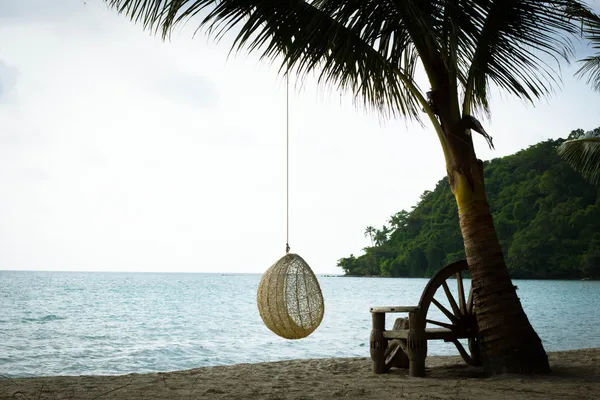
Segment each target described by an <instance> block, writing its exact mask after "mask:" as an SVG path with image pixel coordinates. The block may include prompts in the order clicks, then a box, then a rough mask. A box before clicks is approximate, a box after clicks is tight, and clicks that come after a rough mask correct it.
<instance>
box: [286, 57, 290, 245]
mask: <svg viewBox="0 0 600 400" xmlns="http://www.w3.org/2000/svg"><path fill="white" fill-rule="evenodd" d="M289 252H290V67H289V63H288V67H287V70H286V71H285V254H289Z"/></svg>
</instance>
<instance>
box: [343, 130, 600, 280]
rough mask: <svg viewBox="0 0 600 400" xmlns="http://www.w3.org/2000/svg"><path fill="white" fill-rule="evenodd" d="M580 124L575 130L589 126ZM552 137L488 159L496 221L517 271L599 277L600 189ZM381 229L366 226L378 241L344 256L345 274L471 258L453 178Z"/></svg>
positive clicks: (408, 269)
mask: <svg viewBox="0 0 600 400" xmlns="http://www.w3.org/2000/svg"><path fill="white" fill-rule="evenodd" d="M582 133H583V131H582V130H577V131H573V132H572V133H571V135H570V136H569V138H573V137H577V136H579V135H580V134H582ZM564 140H565V139H558V140H547V141H545V142H541V143H538V144H536V145H534V146H531V147H529V148H528V149H525V150H522V151H519V152H518V153H516V154H513V155H511V156H507V157H502V158H497V159H494V160H491V161H486V162H485V163H484V165H485V167H484V168H485V179H486V188H487V193H488V199H489V202H490V206H491V208H492V214H493V216H494V222H495V225H496V229H497V232H498V236H499V238H500V242H501V244H502V249H503V250H504V255H505V257H506V261H507V264H508V267H509V269H510V271H511V276H512V277H513V278H537V279H582V278H600V191H599V189H598V188H597V187H595V186H593V185H591V184H589V183H587V182H586V181H585V180H584V179H583V178H582V177H581V176H580V175H579V173H578V172H576V171H574V170H572V169H571V168H570V167H569V166H568V165H567V164H566V163H565V162H564V161H562V160H561V159H560V158H559V157H558V155H557V153H556V148H557V147H558V146H559V145H560V144H561V143H562V142H563V141H564ZM387 224H388V226H387V227H386V226H383V227H382V228H381V229H374V228H373V227H367V231H366V232H365V235H366V236H370V237H371V240H372V244H373V245H372V246H371V247H367V248H365V249H364V254H363V255H361V256H359V257H355V256H354V255H350V257H347V258H342V259H340V260H339V261H338V266H339V267H341V268H342V269H343V270H344V272H345V273H346V275H354V276H374V275H381V276H399V277H427V276H431V275H432V274H433V273H435V272H436V271H437V270H438V269H440V268H441V267H442V266H444V265H446V264H448V263H450V262H452V261H455V260H458V259H461V258H464V257H465V256H464V248H463V242H462V237H461V234H460V230H459V225H458V214H457V208H456V203H455V200H454V196H453V195H452V193H451V192H450V188H449V186H448V181H447V179H446V178H444V179H442V180H441V181H439V182H438V184H437V185H436V187H435V189H434V190H433V192H431V191H425V192H424V193H423V194H422V195H421V199H420V201H419V202H418V204H417V205H416V206H414V207H413V209H412V210H411V211H400V212H398V213H397V214H395V215H393V216H392V217H391V218H390V220H389V221H388V222H387Z"/></svg>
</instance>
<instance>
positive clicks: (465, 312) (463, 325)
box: [385, 260, 481, 369]
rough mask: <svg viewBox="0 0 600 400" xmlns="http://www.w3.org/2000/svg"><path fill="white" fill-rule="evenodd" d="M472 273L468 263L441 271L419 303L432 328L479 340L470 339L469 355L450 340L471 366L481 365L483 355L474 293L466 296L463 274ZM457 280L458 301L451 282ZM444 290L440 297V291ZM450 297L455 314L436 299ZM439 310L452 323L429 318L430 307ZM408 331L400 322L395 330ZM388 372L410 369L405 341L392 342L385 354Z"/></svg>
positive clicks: (406, 321) (447, 267) (431, 281)
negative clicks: (480, 351) (437, 296)
mask: <svg viewBox="0 0 600 400" xmlns="http://www.w3.org/2000/svg"><path fill="white" fill-rule="evenodd" d="M468 270H469V265H468V264H467V261H466V260H460V261H456V262H454V263H452V264H449V265H447V266H445V267H444V268H442V269H441V270H439V271H438V272H437V273H436V274H435V275H434V276H433V277H432V278H431V279H430V280H429V282H428V283H427V286H425V289H424V290H423V294H422V295H421V299H420V301H419V309H420V310H421V312H422V313H423V314H424V315H425V318H426V321H427V323H429V324H432V325H436V326H438V327H441V328H446V329H450V330H451V331H452V332H454V334H455V336H456V337H461V336H462V337H465V336H471V337H472V336H474V335H475V338H473V337H472V338H469V339H468V351H467V349H465V348H464V346H463V345H462V343H461V342H460V341H459V340H458V339H454V340H450V341H451V342H452V343H454V345H455V346H456V348H457V349H458V352H459V353H460V355H461V356H462V358H463V359H464V360H465V362H467V363H468V364H469V365H474V366H479V365H481V359H480V355H479V343H478V340H477V338H476V336H477V335H476V332H477V320H476V318H475V310H474V305H473V289H472V288H471V290H469V293H468V296H465V289H464V284H463V273H464V272H466V271H468ZM451 278H452V279H456V284H457V291H458V301H457V300H456V299H455V298H454V296H453V295H452V292H451V291H450V288H449V287H448V283H447V281H448V279H451ZM440 288H441V289H442V290H440V291H439V293H438V289H440ZM436 294H437V295H442V296H444V295H445V296H446V298H447V299H448V303H449V304H450V308H451V310H448V309H447V308H446V307H445V306H444V305H443V304H441V303H440V302H439V301H438V300H437V299H436V298H435V296H436ZM432 303H433V305H434V306H435V307H437V308H438V309H439V310H440V311H441V312H442V313H443V314H444V315H445V316H446V317H447V318H448V321H449V322H442V321H437V320H432V319H428V318H427V314H428V312H429V307H430V306H431V304H432ZM397 329H408V320H407V319H403V318H398V319H397V320H396V323H395V324H394V330H397ZM385 366H386V369H389V368H391V367H399V368H408V357H407V356H406V354H405V349H404V343H403V342H402V341H401V340H392V341H390V342H389V345H388V348H387V350H386V352H385Z"/></svg>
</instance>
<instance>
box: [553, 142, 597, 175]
mask: <svg viewBox="0 0 600 400" xmlns="http://www.w3.org/2000/svg"><path fill="white" fill-rule="evenodd" d="M594 136H596V137H594ZM558 154H559V155H560V156H561V157H562V158H563V159H564V160H565V161H566V162H567V164H569V165H570V166H571V167H572V168H573V169H575V170H577V171H579V172H580V173H581V174H582V175H583V177H584V178H586V179H587V180H589V181H590V182H592V183H593V184H599V183H600V137H597V135H592V134H590V135H588V137H586V138H583V139H576V140H568V141H566V142H564V143H563V144H561V145H560V146H559V148H558Z"/></svg>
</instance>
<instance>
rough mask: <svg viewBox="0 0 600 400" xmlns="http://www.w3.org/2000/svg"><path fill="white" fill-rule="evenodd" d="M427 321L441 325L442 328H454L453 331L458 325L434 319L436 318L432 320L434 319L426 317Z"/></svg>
mask: <svg viewBox="0 0 600 400" xmlns="http://www.w3.org/2000/svg"><path fill="white" fill-rule="evenodd" d="M425 322H429V323H430V324H433V325H437V326H441V327H442V328H447V329H450V330H452V331H453V330H454V329H456V326H455V325H452V324H448V323H446V322H440V321H434V320H432V319H426V320H425Z"/></svg>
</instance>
